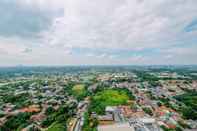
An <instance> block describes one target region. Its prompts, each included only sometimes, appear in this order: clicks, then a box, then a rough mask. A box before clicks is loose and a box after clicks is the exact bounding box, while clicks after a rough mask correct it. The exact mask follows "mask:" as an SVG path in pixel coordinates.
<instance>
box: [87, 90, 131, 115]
mask: <svg viewBox="0 0 197 131" xmlns="http://www.w3.org/2000/svg"><path fill="white" fill-rule="evenodd" d="M128 101H129V96H128V94H127V92H125V91H124V90H113V89H109V90H104V91H102V92H99V93H97V94H96V95H95V96H93V97H92V102H91V107H90V108H91V111H93V112H96V113H98V114H104V111H105V107H106V106H118V105H126V104H128Z"/></svg>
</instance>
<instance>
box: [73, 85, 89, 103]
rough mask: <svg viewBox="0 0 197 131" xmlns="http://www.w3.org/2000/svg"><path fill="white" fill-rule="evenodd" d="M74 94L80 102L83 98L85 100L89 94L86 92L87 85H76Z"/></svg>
mask: <svg viewBox="0 0 197 131" xmlns="http://www.w3.org/2000/svg"><path fill="white" fill-rule="evenodd" d="M72 94H73V96H75V97H76V98H77V99H78V100H81V99H82V98H84V97H85V96H86V94H87V92H86V90H85V85H83V84H78V85H75V86H74V87H73V88H72Z"/></svg>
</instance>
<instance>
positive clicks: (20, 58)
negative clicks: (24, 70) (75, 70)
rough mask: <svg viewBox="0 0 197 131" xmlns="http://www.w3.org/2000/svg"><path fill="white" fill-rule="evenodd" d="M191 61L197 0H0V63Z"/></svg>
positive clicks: (196, 40)
mask: <svg viewBox="0 0 197 131" xmlns="http://www.w3.org/2000/svg"><path fill="white" fill-rule="evenodd" d="M173 64H176V65H189V64H197V0H0V66H15V65H33V66H34V65H35V66H36V65H173Z"/></svg>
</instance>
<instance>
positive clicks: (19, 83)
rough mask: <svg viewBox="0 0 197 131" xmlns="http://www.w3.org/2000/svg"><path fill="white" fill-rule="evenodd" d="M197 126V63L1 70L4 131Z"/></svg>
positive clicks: (145, 130) (0, 130) (165, 130)
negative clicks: (165, 65) (180, 65)
mask: <svg viewBox="0 0 197 131" xmlns="http://www.w3.org/2000/svg"><path fill="white" fill-rule="evenodd" d="M32 130H33V131H65V130H68V131H97V130H98V131H116V130H117V131H119V130H122V131H193V130H197V68H196V67H195V66H194V67H190V66H188V67H185V66H183V67H174V66H173V67H163V66H159V67H158V66H155V67H152V66H151V67H149V66H148V67H133V66H121V67H114V66H112V67H109V66H107V67H105V66H101V67H95V66H90V67H86V66H85V67H17V68H2V69H0V131H32Z"/></svg>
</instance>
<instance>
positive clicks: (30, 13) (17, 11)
mask: <svg viewBox="0 0 197 131" xmlns="http://www.w3.org/2000/svg"><path fill="white" fill-rule="evenodd" d="M54 15H55V12H49V11H47V10H41V9H39V8H35V7H34V8H33V7H31V6H24V5H23V4H21V3H20V2H18V1H17V0H16V1H12V0H1V1H0V17H1V18H0V19H1V21H0V36H4V37H13V36H18V37H22V38H23V39H24V38H26V37H27V38H31V37H36V36H38V34H39V32H41V31H43V30H47V29H48V28H49V27H50V25H51V22H52V20H53V18H54Z"/></svg>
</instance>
